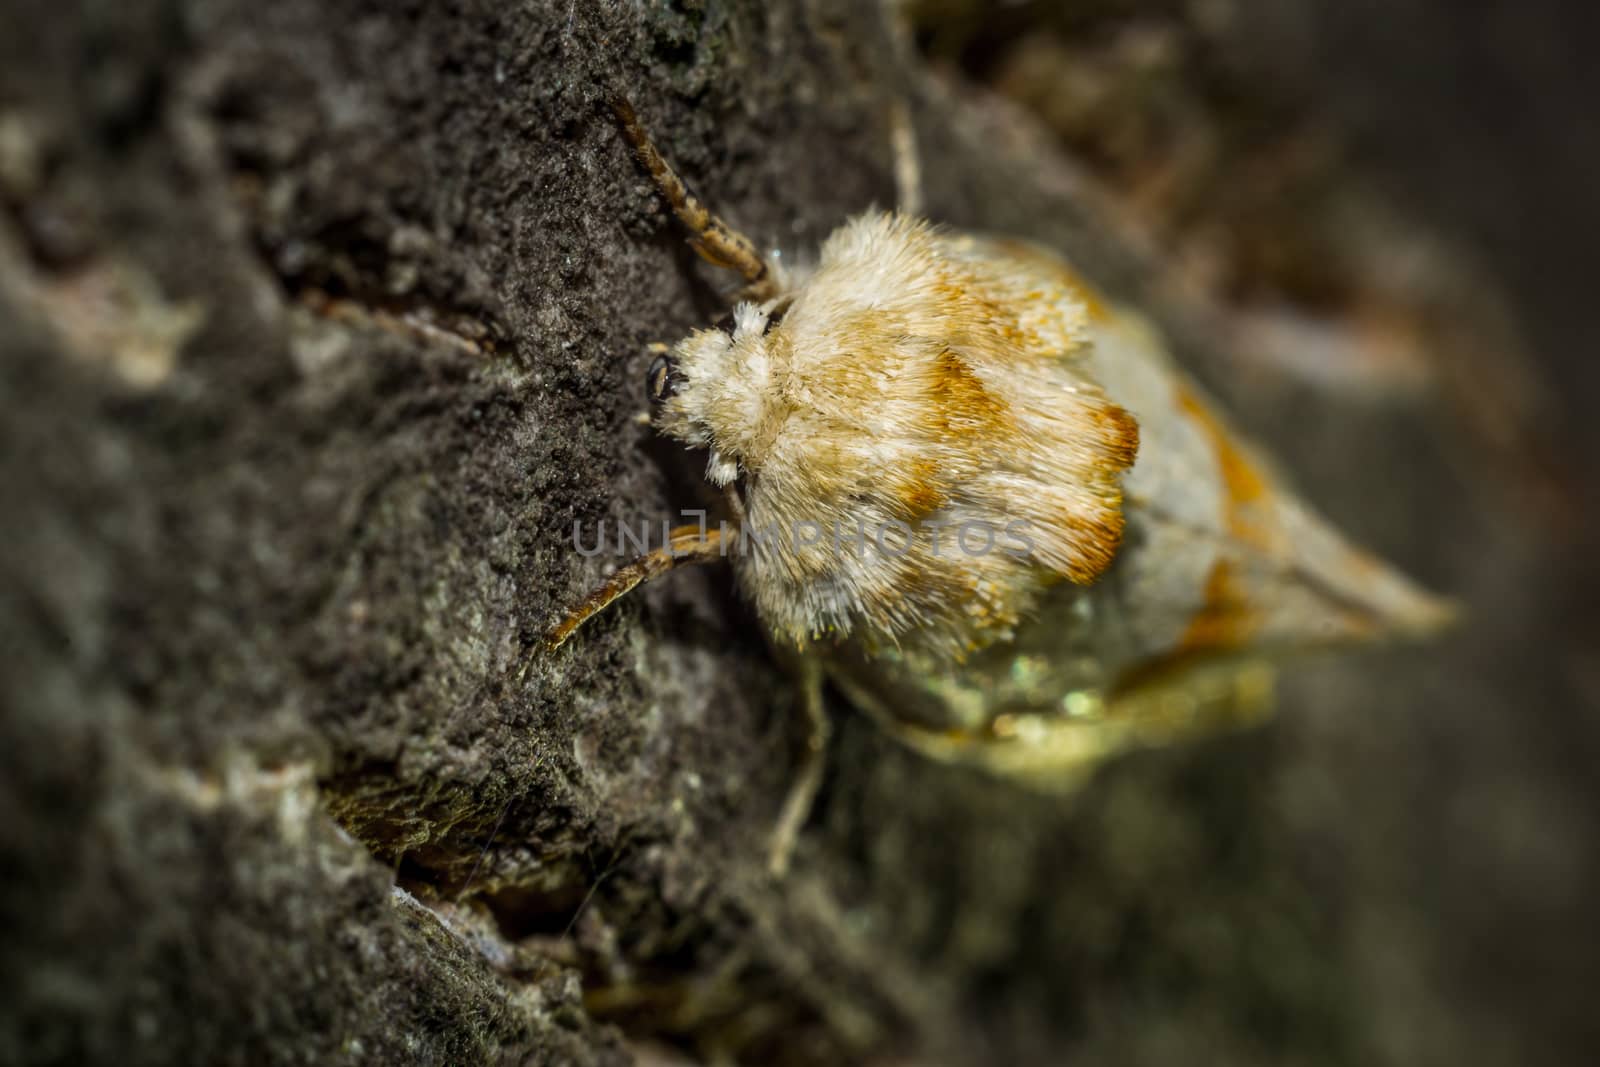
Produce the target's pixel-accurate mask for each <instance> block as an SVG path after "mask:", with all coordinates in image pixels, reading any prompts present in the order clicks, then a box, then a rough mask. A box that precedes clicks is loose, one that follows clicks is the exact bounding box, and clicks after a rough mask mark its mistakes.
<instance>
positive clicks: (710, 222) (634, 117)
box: [611, 96, 778, 301]
mask: <svg viewBox="0 0 1600 1067" xmlns="http://www.w3.org/2000/svg"><path fill="white" fill-rule="evenodd" d="M611 109H612V110H613V111H615V112H616V113H617V118H618V119H619V120H620V121H621V122H622V132H623V133H625V134H627V137H628V140H629V141H631V142H633V149H634V152H635V153H636V154H637V155H638V157H639V162H640V163H643V164H644V167H645V169H646V170H647V171H649V172H650V178H651V180H653V181H654V182H655V183H656V188H657V189H659V190H660V191H661V195H662V197H663V198H665V199H666V201H667V204H668V205H669V206H671V208H672V211H673V214H675V215H677V216H678V221H679V222H682V223H683V225H684V226H685V228H687V229H688V231H689V243H690V244H692V245H694V248H695V251H696V252H699V253H700V256H701V258H702V259H704V260H705V261H706V262H708V263H711V264H713V265H715V266H718V267H722V268H724V269H726V270H733V271H738V272H739V275H740V276H741V277H743V278H744V280H745V290H744V293H745V294H746V298H747V299H750V300H755V301H760V300H768V299H770V298H772V297H774V296H777V295H778V283H777V279H776V278H775V277H774V276H773V272H772V268H771V266H770V265H769V264H768V263H767V261H766V260H765V259H764V258H762V256H761V253H760V252H757V251H756V246H755V242H753V241H751V240H750V238H748V237H746V236H745V235H744V234H742V233H740V232H739V231H738V230H736V229H734V228H733V227H732V226H729V225H728V224H727V223H726V222H724V221H722V219H721V218H719V217H718V216H717V215H716V214H714V213H713V212H712V211H711V210H710V209H709V208H707V207H706V206H705V205H704V204H702V203H701V202H700V198H699V197H697V196H695V195H694V194H693V193H691V192H690V191H689V187H688V186H687V185H685V184H684V183H683V179H682V178H680V177H678V175H677V172H676V171H674V170H673V169H672V167H671V166H670V165H669V164H668V163H667V161H666V160H665V159H663V158H662V157H661V153H660V152H659V151H657V150H656V146H655V142H653V141H652V140H651V139H650V134H649V132H648V131H646V130H645V128H644V125H643V124H642V123H641V122H640V121H639V115H638V113H637V112H635V111H634V110H633V105H632V104H631V103H629V102H628V100H627V98H626V97H622V96H617V97H613V98H612V100H611Z"/></svg>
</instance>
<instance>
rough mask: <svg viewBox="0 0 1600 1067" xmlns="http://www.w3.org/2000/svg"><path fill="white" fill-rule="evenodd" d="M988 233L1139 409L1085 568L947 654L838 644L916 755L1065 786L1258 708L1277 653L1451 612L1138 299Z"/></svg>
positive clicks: (847, 685) (1407, 626)
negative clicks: (1277, 460) (1108, 556)
mask: <svg viewBox="0 0 1600 1067" xmlns="http://www.w3.org/2000/svg"><path fill="white" fill-rule="evenodd" d="M988 247H989V248H990V249H992V254H994V255H998V256H1007V257H1009V258H1011V259H1013V260H1015V261H1017V262H1019V263H1024V264H1027V266H1028V268H1029V269H1032V270H1036V271H1038V272H1040V275H1041V278H1048V280H1050V281H1052V282H1054V283H1056V284H1065V285H1067V286H1068V287H1069V288H1071V289H1072V290H1074V291H1075V292H1077V293H1078V294H1079V295H1080V297H1081V299H1082V300H1083V302H1084V304H1085V307H1086V308H1087V310H1088V315H1089V320H1090V334H1091V336H1092V339H1093V345H1092V347H1091V348H1090V351H1089V353H1088V355H1087V357H1086V358H1087V359H1088V360H1090V361H1091V373H1092V376H1093V377H1094V378H1095V380H1096V381H1097V382H1098V384H1099V385H1100V386H1101V387H1102V388H1103V389H1104V391H1105V393H1106V394H1107V396H1109V398H1110V399H1111V400H1112V401H1114V402H1115V403H1117V404H1119V405H1121V406H1122V407H1123V408H1125V409H1126V410H1128V411H1129V412H1131V413H1132V414H1133V416H1134V417H1135V418H1136V419H1137V420H1138V423H1139V439H1140V445H1139V452H1138V457H1137V459H1136V461H1135V463H1134V465H1133V467H1132V469H1131V470H1130V471H1128V473H1127V474H1126V476H1125V478H1124V483H1123V488H1124V494H1123V499H1124V508H1125V513H1126V532H1125V535H1124V539H1123V544H1122V546H1121V549H1120V551H1119V553H1118V555H1117V558H1116V560H1115V561H1114V562H1113V563H1112V565H1111V567H1110V569H1109V571H1108V572H1107V573H1106V574H1105V575H1104V576H1103V577H1102V578H1101V579H1100V580H1099V581H1098V582H1096V583H1094V584H1092V585H1090V586H1087V587H1081V586H1070V585H1067V584H1062V585H1058V586H1056V587H1054V588H1053V589H1052V590H1051V591H1050V592H1049V593H1048V594H1047V595H1046V597H1045V598H1044V600H1043V602H1042V603H1041V604H1040V606H1039V609H1038V612H1037V614H1036V615H1035V616H1034V617H1033V618H1032V619H1030V620H1028V621H1026V622H1025V623H1024V624H1022V625H1021V626H1019V627H1018V628H1017V629H1016V631H1015V633H1014V634H1013V636H1012V637H1011V638H1010V639H1007V640H1004V641H1000V642H997V643H995V644H993V645H991V646H989V647H987V648H984V649H981V650H979V651H978V652H977V653H975V654H973V655H972V656H971V657H969V658H968V659H967V660H965V661H964V662H961V663H955V664H952V663H942V662H939V661H938V660H937V659H936V658H933V657H928V656H924V655H922V654H919V653H918V652H916V651H915V650H910V651H900V650H891V651H890V652H888V653H884V654H874V655H871V656H868V655H866V654H864V653H862V652H860V651H859V650H854V649H851V648H848V647H846V648H842V649H839V650H837V651H836V652H835V654H834V655H833V656H832V657H831V658H830V668H829V669H830V674H831V676H832V677H833V678H834V680H835V682H836V683H837V684H838V685H839V686H840V687H841V688H842V689H844V690H845V691H846V692H847V693H848V695H849V696H850V697H851V698H852V700H853V702H855V703H856V704H858V705H859V706H861V707H863V708H865V709H866V710H867V711H869V712H870V713H873V714H874V715H875V716H876V717H878V718H880V719H881V720H883V722H884V725H885V726H886V727H888V728H889V729H891V730H892V731H894V732H896V733H897V734H898V735H899V736H901V737H902V738H903V739H904V740H906V741H907V742H908V743H910V744H912V745H914V746H915V747H917V748H919V749H922V750H923V751H925V752H928V753H929V754H930V755H934V756H938V757H941V758H959V759H962V760H967V761H975V762H979V763H982V764H983V765H985V766H987V767H989V768H990V769H992V770H996V771H1000V772H1003V773H1006V774H1009V775H1014V776H1017V777H1021V778H1024V779H1031V780H1034V781H1036V782H1038V783H1040V784H1045V785H1048V786H1051V787H1069V788H1070V787H1071V786H1072V785H1074V784H1076V782H1077V781H1079V780H1081V777H1082V775H1081V774H1078V773H1075V772H1079V771H1086V770H1088V769H1091V768H1092V767H1093V766H1094V765H1095V764H1097V763H1098V762H1099V761H1100V760H1102V759H1103V758H1105V757H1107V756H1109V755H1113V754H1115V753H1117V752H1120V751H1122V750H1125V749H1128V748H1131V747H1138V746H1142V745H1149V744H1158V743H1166V742H1170V741H1173V740H1177V739H1181V738H1184V737H1189V736H1194V735H1196V734H1202V733H1206V732H1211V731H1214V730H1218V729H1226V728H1231V727H1234V726H1237V725H1240V724H1241V723H1246V722H1250V721H1254V720H1256V719H1258V718H1260V717H1261V716H1262V715H1263V714H1264V713H1265V712H1266V711H1267V710H1268V709H1269V708H1270V704H1271V687H1272V674H1273V672H1272V668H1271V664H1272V663H1273V662H1274V661H1275V660H1276V659H1278V658H1280V657H1282V656H1283V655H1285V654H1288V653H1294V652H1297V651H1301V650H1306V649H1312V648H1320V647H1328V646H1338V645H1345V644H1351V643H1358V642H1366V641H1373V640H1380V639H1386V638H1394V637H1402V636H1414V635H1423V634H1427V633H1430V632H1432V631H1435V630H1437V629H1439V628H1440V627H1442V626H1443V625H1445V624H1447V623H1448V622H1449V621H1450V619H1451V618H1452V617H1453V615H1454V608H1453V606H1452V605H1451V604H1449V603H1448V602H1446V601H1444V600H1442V599H1440V598H1438V597H1435V596H1433V595H1431V594H1429V593H1428V592H1426V591H1424V590H1423V589H1422V588H1420V587H1419V586H1418V585H1416V584H1415V583H1413V582H1412V581H1411V580H1410V579H1408V578H1406V577H1405V576H1404V575H1403V574H1401V573H1400V572H1399V571H1397V570H1395V569H1394V568H1393V567H1391V566H1389V565H1387V564H1386V563H1384V562H1382V561H1380V560H1378V559H1377V558H1376V557H1374V556H1372V555H1370V554H1369V553H1367V552H1365V551H1363V550H1361V549H1359V548H1357V547H1355V546H1354V545H1352V544H1351V543H1350V542H1349V541H1348V540H1347V539H1346V538H1344V537H1343V536H1342V535H1341V534H1340V533H1339V532H1338V531H1337V530H1336V529H1335V528H1334V527H1333V526H1332V525H1331V524H1330V523H1329V522H1328V521H1327V520H1326V519H1324V518H1323V517H1322V516H1320V515H1319V514H1318V513H1317V512H1316V511H1315V510H1314V509H1313V508H1311V507H1310V506H1309V505H1308V504H1307V503H1305V501H1304V500H1303V499H1301V498H1300V496H1299V495H1298V494H1296V493H1295V492H1294V491H1293V490H1292V489H1291V488H1290V487H1289V486H1288V485H1287V483H1286V481H1285V480H1284V479H1283V478H1282V477H1281V476H1280V475H1279V474H1277V473H1276V472H1275V471H1274V470H1273V469H1272V467H1271V466H1270V465H1269V464H1268V463H1267V462H1266V461H1265V460H1264V459H1263V458H1262V457H1261V456H1260V454H1259V452H1258V451H1257V449H1256V448H1255V447H1254V446H1253V445H1251V444H1250V443H1249V442H1248V441H1246V440H1245V439H1244V438H1243V437H1242V436H1241V435H1240V434H1239V433H1238V432H1237V431H1235V430H1234V429H1233V428H1232V427H1231V426H1229V425H1228V423H1227V422H1226V420H1225V419H1224V418H1223V417H1222V416H1221V415H1220V413H1219V412H1218V409H1217V408H1216V406H1215V405H1214V404H1213V403H1212V402H1211V401H1210V400H1209V399H1208V398H1207V397H1206V396H1205V395H1204V394H1203V392H1202V391H1201V390H1200V389H1199V388H1198V386H1196V385H1195V383H1194V382H1193V381H1192V380H1191V379H1190V378H1189V377H1188V376H1187V375H1186V374H1184V373H1183V372H1182V370H1181V369H1180V368H1178V367H1177V365H1176V364H1175V363H1174V361H1173V360H1172V359H1171V358H1170V356H1169V355H1168V354H1167V352H1166V350H1165V347H1164V346H1163V345H1162V343H1161V341H1160V339H1159V337H1158V336H1157V335H1156V333H1155V332H1154V330H1152V329H1151V328H1149V327H1148V326H1147V325H1146V324H1145V323H1144V321H1143V320H1142V319H1140V318H1139V317H1137V316H1136V315H1132V314H1129V313H1126V312H1121V311H1117V310H1114V309H1112V308H1111V307H1110V306H1109V305H1108V304H1107V303H1106V302H1105V301H1104V300H1102V299H1100V298H1099V296H1098V295H1097V294H1096V293H1095V292H1094V291H1093V290H1092V288H1091V287H1089V286H1088V285H1087V284H1086V283H1085V282H1083V281H1082V280H1081V279H1080V278H1078V277H1077V276H1076V275H1075V274H1074V273H1073V272H1072V271H1071V269H1070V268H1069V267H1068V266H1067V265H1066V264H1064V263H1063V262H1061V261H1060V260H1059V259H1058V258H1056V257H1055V256H1054V255H1052V254H1051V253H1049V252H1047V251H1044V250H1041V249H1038V248H1036V247H1034V246H1032V245H1027V244H1023V243H1019V242H1010V241H1005V242H1002V241H994V242H989V243H988ZM980 741H981V742H984V743H983V744H975V742H980Z"/></svg>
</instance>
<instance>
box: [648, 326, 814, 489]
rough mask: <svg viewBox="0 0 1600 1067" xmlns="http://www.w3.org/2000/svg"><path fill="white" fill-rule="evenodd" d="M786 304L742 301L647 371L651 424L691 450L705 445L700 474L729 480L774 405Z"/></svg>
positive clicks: (743, 462)
mask: <svg viewBox="0 0 1600 1067" xmlns="http://www.w3.org/2000/svg"><path fill="white" fill-rule="evenodd" d="M783 309H784V304H783V302H782V301H774V302H771V303H769V304H765V305H757V304H740V305H738V306H737V307H735V308H734V309H733V311H731V312H730V313H729V314H727V315H726V316H724V317H723V319H722V321H720V322H718V323H717V324H716V325H715V326H713V327H711V328H710V329H705V330H696V331H695V332H694V333H691V334H690V335H689V336H688V337H685V338H684V339H683V340H682V341H679V342H678V343H677V344H676V345H674V346H673V347H672V349H671V350H670V351H669V352H666V353H663V354H662V355H659V356H657V357H656V358H655V360H654V361H653V362H652V363H651V364H650V368H649V370H648V371H647V372H646V374H645V391H646V393H647V394H648V396H649V398H650V405H651V423H652V424H653V425H655V426H656V428H657V429H659V430H660V431H661V432H662V433H664V434H666V435H667V436H668V437H671V438H673V439H675V440H677V441H681V442H682V443H684V444H685V445H688V446H689V447H691V448H704V449H709V450H710V452H711V459H710V462H709V464H708V465H707V468H706V477H707V478H708V479H709V480H710V481H711V482H713V483H714V484H716V485H719V486H720V485H727V484H728V483H729V482H731V481H733V480H734V478H736V477H738V475H739V471H740V468H741V467H742V466H747V465H748V464H749V463H750V461H751V460H752V459H753V458H755V457H754V456H753V452H754V450H755V448H756V445H757V442H758V441H759V440H760V439H761V436H762V429H763V427H764V426H765V425H766V424H767V422H768V420H769V419H770V417H771V412H772V409H773V396H772V383H773V380H774V375H773V367H774V362H775V360H777V359H778V358H780V357H781V346H782V344H783V337H782V332H781V331H780V330H779V326H780V324H781V323H782V321H783Z"/></svg>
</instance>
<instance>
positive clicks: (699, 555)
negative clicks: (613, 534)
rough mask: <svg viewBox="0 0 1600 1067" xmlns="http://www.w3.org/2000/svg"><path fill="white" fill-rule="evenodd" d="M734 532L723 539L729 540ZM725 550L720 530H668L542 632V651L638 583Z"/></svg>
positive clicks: (553, 646)
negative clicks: (657, 544)
mask: <svg viewBox="0 0 1600 1067" xmlns="http://www.w3.org/2000/svg"><path fill="white" fill-rule="evenodd" d="M735 536H737V533H734V534H730V535H729V537H728V538H727V540H728V541H731V540H732V539H733V537H735ZM725 551H726V545H725V543H724V539H723V536H722V530H721V529H720V528H717V529H706V530H702V529H701V528H700V527H699V526H677V527H674V528H673V530H672V531H671V534H670V535H669V536H668V538H667V543H666V544H665V545H664V546H662V547H661V548H657V549H655V550H653V551H651V552H648V553H646V554H645V555H643V556H640V557H639V558H638V559H636V560H634V561H633V562H632V563H628V564H624V565H623V566H621V567H618V568H617V572H616V573H615V574H613V575H612V576H611V577H610V578H608V579H606V581H605V583H604V584H603V585H601V586H600V587H599V588H597V589H595V590H594V591H593V592H591V593H590V594H589V595H588V596H586V597H584V598H583V600H582V601H581V602H580V603H579V604H578V605H577V606H576V607H574V608H572V609H571V610H570V611H568V612H567V613H566V614H565V615H564V616H562V618H561V621H560V622H557V623H556V624H555V625H554V626H552V627H550V629H548V630H546V631H545V634H544V641H543V643H544V648H545V651H546V652H554V651H555V650H556V649H558V648H560V647H561V646H562V645H563V644H564V643H566V640H567V638H569V637H571V636H572V634H573V631H575V630H576V629H577V628H578V627H580V626H582V625H583V624H584V623H585V622H588V621H589V619H590V618H592V617H593V616H595V615H597V614H599V613H600V612H601V611H603V610H605V608H606V606H607V605H608V604H610V603H611V602H612V601H613V600H616V599H617V598H618V597H620V596H623V595H625V594H626V593H629V592H631V591H632V590H633V589H634V587H636V586H638V585H639V584H640V583H642V582H648V581H649V580H650V579H652V578H657V577H659V576H661V575H663V574H665V573H667V572H668V571H670V570H673V569H675V568H678V567H683V566H687V565H689V564H694V563H713V562H715V561H717V560H719V559H721V558H722V557H723V555H724V553H725Z"/></svg>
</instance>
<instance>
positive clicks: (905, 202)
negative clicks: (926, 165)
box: [889, 97, 922, 216]
mask: <svg viewBox="0 0 1600 1067" xmlns="http://www.w3.org/2000/svg"><path fill="white" fill-rule="evenodd" d="M889 146H890V148H891V149H893V151H894V190H895V206H896V207H898V208H899V209H900V213H901V214H902V215H918V216H920V215H921V214H922V156H921V155H920V154H919V153H918V151H917V128H916V126H915V125H914V124H913V123H912V121H911V105H910V104H908V103H906V100H905V98H904V97H899V98H897V99H896V100H895V102H894V104H893V105H892V106H891V107H890V109H889Z"/></svg>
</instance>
